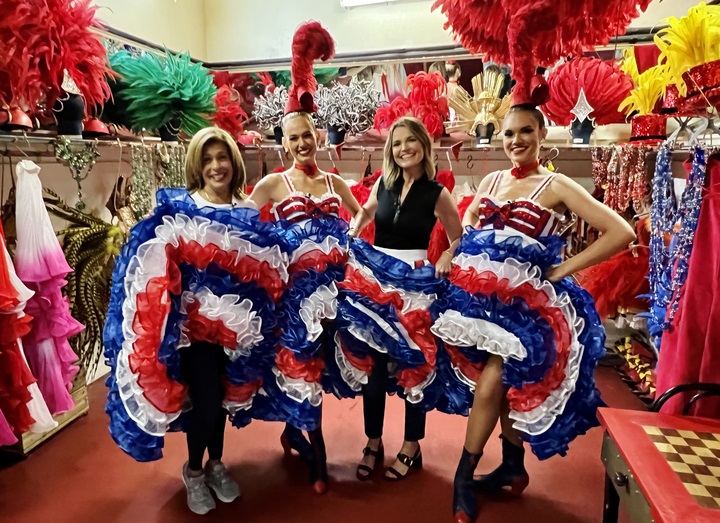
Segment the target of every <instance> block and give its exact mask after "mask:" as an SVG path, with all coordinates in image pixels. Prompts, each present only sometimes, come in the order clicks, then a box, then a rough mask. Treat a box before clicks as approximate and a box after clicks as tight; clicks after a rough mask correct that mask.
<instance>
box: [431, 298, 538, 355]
mask: <svg viewBox="0 0 720 523" xmlns="http://www.w3.org/2000/svg"><path fill="white" fill-rule="evenodd" d="M430 330H431V331H432V333H433V334H435V336H437V337H438V338H440V339H441V340H443V341H444V342H445V343H448V344H450V345H454V346H456V347H457V346H462V347H471V346H473V345H475V346H477V348H478V349H480V350H484V351H486V352H489V353H490V354H496V355H498V356H501V357H502V359H503V361H505V362H507V361H508V360H509V359H510V358H513V359H516V360H518V361H522V360H524V359H525V358H527V351H526V350H525V347H524V346H523V344H522V342H521V341H520V339H519V338H518V337H517V336H515V335H514V334H513V333H512V332H508V331H506V330H505V329H503V328H501V327H499V326H498V325H496V324H494V323H492V322H489V321H487V320H483V319H480V318H468V317H466V316H463V315H462V313H461V312H459V311H455V310H448V311H447V312H443V313H441V314H440V315H439V316H438V319H437V320H436V321H435V323H434V324H433V326H432V327H431V328H430Z"/></svg>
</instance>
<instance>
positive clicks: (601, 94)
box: [542, 57, 633, 125]
mask: <svg viewBox="0 0 720 523" xmlns="http://www.w3.org/2000/svg"><path fill="white" fill-rule="evenodd" d="M549 84H550V101H548V102H547V104H545V105H544V106H542V111H543V113H545V115H546V116H547V117H548V118H549V119H550V120H552V121H553V122H555V123H556V124H558V125H570V122H572V120H573V119H574V118H575V115H574V114H573V113H572V110H573V108H574V107H575V104H577V102H578V97H579V96H580V90H581V89H582V90H583V91H584V92H585V98H586V99H587V102H588V104H590V107H592V108H593V112H592V113H590V116H591V117H592V118H593V119H594V120H595V122H596V123H597V124H598V125H607V124H611V123H622V122H624V121H625V115H623V114H622V113H620V112H618V107H619V106H620V104H621V103H622V101H623V100H625V98H627V97H628V96H629V95H630V91H632V89H633V83H632V80H631V79H630V77H629V76H628V75H626V74H625V73H623V72H622V71H621V70H620V68H619V67H618V65H617V64H616V63H614V62H606V61H604V60H600V59H599V58H587V57H581V58H575V59H573V60H571V61H569V62H566V63H564V64H562V65H561V66H559V67H558V68H557V69H555V70H554V71H553V72H552V74H551V75H550V78H549Z"/></svg>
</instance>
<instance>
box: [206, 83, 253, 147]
mask: <svg viewBox="0 0 720 523" xmlns="http://www.w3.org/2000/svg"><path fill="white" fill-rule="evenodd" d="M215 106H216V107H217V111H216V112H215V114H214V115H213V124H214V125H215V126H217V127H219V128H220V129H224V130H226V131H227V132H229V133H230V135H231V136H232V137H233V138H234V139H235V140H238V138H239V137H240V135H241V134H242V132H243V121H244V120H247V119H248V115H247V113H246V112H245V111H243V109H242V107H240V97H239V96H238V94H237V91H234V90H233V89H232V88H231V87H230V86H229V85H223V86H222V87H220V89H218V92H217V95H215Z"/></svg>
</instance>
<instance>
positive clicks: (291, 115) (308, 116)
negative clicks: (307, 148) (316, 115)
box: [280, 111, 317, 134]
mask: <svg viewBox="0 0 720 523" xmlns="http://www.w3.org/2000/svg"><path fill="white" fill-rule="evenodd" d="M298 116H302V117H303V118H305V119H306V120H307V121H308V123H309V124H310V127H311V128H312V130H313V131H315V130H316V129H317V126H316V125H315V120H314V119H313V117H312V115H311V114H310V113H306V112H305V111H294V112H292V113H287V114H286V115H285V116H283V117H282V120H281V121H280V127H281V128H282V130H283V134H285V127H286V126H287V124H288V122H289V121H290V120H292V119H293V118H296V117H298Z"/></svg>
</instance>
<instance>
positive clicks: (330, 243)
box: [290, 236, 347, 265]
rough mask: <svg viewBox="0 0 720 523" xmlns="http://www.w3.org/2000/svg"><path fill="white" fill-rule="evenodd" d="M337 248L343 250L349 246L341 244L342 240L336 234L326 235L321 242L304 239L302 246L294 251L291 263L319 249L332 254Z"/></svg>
mask: <svg viewBox="0 0 720 523" xmlns="http://www.w3.org/2000/svg"><path fill="white" fill-rule="evenodd" d="M336 249H337V250H339V251H341V252H345V251H347V247H346V246H344V245H341V244H340V240H338V239H337V238H335V237H334V236H326V237H325V238H324V239H323V241H321V242H319V243H318V242H316V241H314V240H311V239H304V240H303V241H302V243H301V244H300V247H298V248H297V249H295V250H294V251H293V252H292V255H291V256H290V265H293V264H294V263H296V262H297V261H298V260H299V259H300V257H302V256H303V255H305V254H307V253H309V252H311V251H316V250H319V251H322V252H323V253H324V254H330V253H331V252H332V251H334V250H336Z"/></svg>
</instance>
